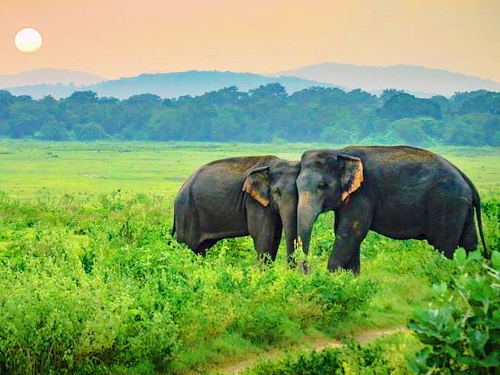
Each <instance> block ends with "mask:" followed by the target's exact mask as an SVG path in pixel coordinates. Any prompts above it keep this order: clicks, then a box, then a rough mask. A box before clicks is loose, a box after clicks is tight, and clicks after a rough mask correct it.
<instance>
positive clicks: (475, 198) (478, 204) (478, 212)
mask: <svg viewBox="0 0 500 375" xmlns="http://www.w3.org/2000/svg"><path fill="white" fill-rule="evenodd" d="M459 172H460V174H461V175H462V177H463V178H464V180H465V181H466V182H467V184H468V185H469V187H470V188H471V189H472V194H473V200H472V204H473V205H474V209H475V211H476V219H477V226H478V228H479V236H480V237H481V243H482V244H483V249H484V254H485V256H486V257H488V258H489V253H488V248H487V247H486V241H485V240H484V233H483V220H482V219H481V198H480V197H479V192H478V191H477V189H476V187H475V186H474V184H473V183H472V181H471V180H470V179H469V177H467V176H466V175H465V174H464V173H463V172H462V171H460V170H459Z"/></svg>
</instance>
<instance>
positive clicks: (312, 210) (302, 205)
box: [297, 191, 320, 255]
mask: <svg viewBox="0 0 500 375" xmlns="http://www.w3.org/2000/svg"><path fill="white" fill-rule="evenodd" d="M317 206H318V205H317V204H315V202H314V199H313V197H312V194H311V193H310V192H307V191H306V192H302V193H300V194H299V204H298V208H297V218H298V220H297V223H298V235H299V238H300V240H301V242H302V248H303V250H304V253H305V254H306V255H307V254H308V253H309V245H310V241H311V233H312V229H313V226H314V222H315V221H316V218H317V217H318V215H319V214H320V209H318V208H317Z"/></svg>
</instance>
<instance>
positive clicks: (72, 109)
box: [0, 83, 500, 146]
mask: <svg viewBox="0 0 500 375" xmlns="http://www.w3.org/2000/svg"><path fill="white" fill-rule="evenodd" d="M0 137H6V138H34V139H41V140H54V141H64V140H77V141H93V140H100V139H116V140H146V141H177V140H182V141H219V142H220V141H241V142H272V141H280V140H283V141H291V142H296V141H305V142H332V143H373V144H381V143H383V144H391V143H405V144H411V145H417V146H418V145H423V146H426V145H436V144H442V145H472V146H500V93H498V92H489V91H484V90H481V91H474V92H467V93H456V94H455V95H453V96H452V97H451V98H449V99H448V98H446V97H444V96H435V97H432V98H430V99H421V98H417V97H415V96H413V95H410V94H407V93H404V92H401V91H397V90H386V91H384V92H383V93H382V94H381V95H380V96H375V95H371V94H369V93H367V92H364V91H361V90H354V91H350V92H345V91H343V90H340V89H337V88H323V87H313V88H309V89H306V90H302V91H298V92H295V93H294V94H292V95H289V94H287V92H286V90H285V88H284V87H283V86H281V85H280V84H278V83H273V84H268V85H265V86H260V87H259V88H257V89H254V90H250V91H249V92H241V91H239V90H238V88H237V87H235V86H232V87H228V88H224V89H222V90H219V91H216V92H209V93H206V94H204V95H201V96H196V97H191V96H181V97H179V98H177V99H162V98H160V97H159V96H157V95H152V94H142V95H135V96H132V97H130V98H128V99H126V100H119V99H116V98H108V97H98V96H97V94H96V93H95V92H92V91H77V92H74V93H73V94H72V95H71V96H69V97H67V98H63V99H59V100H56V99H54V98H53V97H51V96H46V97H44V98H43V99H40V100H33V99H32V98H31V97H30V96H14V95H12V94H11V93H10V92H8V91H5V90H2V91H0Z"/></svg>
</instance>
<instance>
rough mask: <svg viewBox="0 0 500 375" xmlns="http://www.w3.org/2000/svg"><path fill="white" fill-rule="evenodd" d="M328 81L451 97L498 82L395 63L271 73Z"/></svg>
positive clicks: (498, 87)
mask: <svg viewBox="0 0 500 375" xmlns="http://www.w3.org/2000/svg"><path fill="white" fill-rule="evenodd" d="M274 75H275V76H283V75H285V76H294V77H299V78H304V79H311V80H315V81H319V82H325V83H331V84H335V85H339V86H344V87H348V88H350V89H357V88H359V89H362V90H364V91H368V92H371V93H374V94H379V93H381V92H382V91H383V90H385V89H389V88H390V89H397V90H404V91H406V92H409V93H412V94H415V95H417V96H421V97H429V96H433V95H444V96H451V95H453V94H454V93H455V92H470V91H476V90H481V89H484V90H488V91H500V84H499V83H497V82H494V81H492V80H490V79H481V78H478V77H474V76H468V75H465V74H461V73H452V72H449V71H447V70H442V69H428V68H423V67H420V66H411V65H395V66H388V67H377V66H360V65H351V64H337V63H322V64H315V65H309V66H305V67H302V68H297V69H292V70H287V71H282V72H279V73H275V74H274Z"/></svg>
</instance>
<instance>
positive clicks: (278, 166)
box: [173, 156, 300, 260]
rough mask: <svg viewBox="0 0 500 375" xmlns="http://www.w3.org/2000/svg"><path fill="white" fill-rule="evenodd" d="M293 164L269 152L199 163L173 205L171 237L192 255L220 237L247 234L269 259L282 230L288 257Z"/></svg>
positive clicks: (292, 233)
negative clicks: (202, 164) (187, 248)
mask: <svg viewBox="0 0 500 375" xmlns="http://www.w3.org/2000/svg"><path fill="white" fill-rule="evenodd" d="M299 168H300V164H299V162H290V161H286V160H282V159H279V158H277V157H275V156H251V157H237V158H230V159H223V160H217V161H214V162H211V163H209V164H206V165H204V166H202V167H201V168H200V169H198V170H197V171H196V172H194V173H193V174H192V175H191V176H190V177H189V178H188V179H187V181H186V182H185V183H184V185H183V186H182V188H181V189H180V191H179V193H178V195H177V198H176V199H175V203H174V229H173V232H176V237H177V239H178V240H179V241H180V242H183V243H185V244H186V245H187V246H188V247H189V248H191V249H192V250H193V251H194V252H196V253H204V251H205V250H206V249H207V248H209V247H211V246H212V245H213V244H215V243H216V242H217V241H218V240H220V239H222V238H230V237H240V236H246V235H250V236H252V238H253V241H254V245H255V249H256V250H257V252H258V254H259V255H260V256H261V257H264V256H266V254H267V255H268V256H269V257H270V259H272V260H274V259H275V258H276V253H277V251H278V246H279V243H280V240H281V233H282V230H283V229H284V231H285V235H286V247H287V252H288V255H289V258H290V255H291V253H292V252H293V250H294V240H295V239H296V237H297V200H298V196H297V187H296V185H295V180H296V178H297V176H298V174H299Z"/></svg>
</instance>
